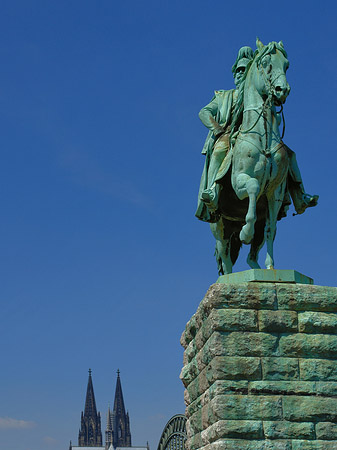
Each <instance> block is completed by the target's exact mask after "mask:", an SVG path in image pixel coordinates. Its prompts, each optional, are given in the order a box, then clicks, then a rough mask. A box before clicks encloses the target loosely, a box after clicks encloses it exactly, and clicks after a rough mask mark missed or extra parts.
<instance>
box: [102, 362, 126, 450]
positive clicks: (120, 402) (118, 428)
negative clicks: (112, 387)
mask: <svg viewBox="0 0 337 450" xmlns="http://www.w3.org/2000/svg"><path fill="white" fill-rule="evenodd" d="M109 413H110V408H109ZM109 413H108V414H109ZM110 414H111V413H110ZM110 417H111V422H110V423H111V431H112V440H113V446H114V448H116V447H131V432H130V420H129V414H128V413H127V414H126V413H125V406H124V399H123V392H122V384H121V379H120V371H119V369H118V370H117V382H116V391H115V400H114V407H113V411H112V414H111V416H110ZM107 431H108V430H107Z"/></svg>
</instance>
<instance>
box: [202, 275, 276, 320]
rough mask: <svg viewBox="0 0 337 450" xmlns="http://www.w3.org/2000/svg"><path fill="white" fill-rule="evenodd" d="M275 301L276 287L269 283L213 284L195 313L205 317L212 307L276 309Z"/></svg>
mask: <svg viewBox="0 0 337 450" xmlns="http://www.w3.org/2000/svg"><path fill="white" fill-rule="evenodd" d="M276 301H277V298H276V287H275V285H274V284H271V283H241V284H236V285H230V284H213V285H212V286H211V287H210V288H209V290H208V291H207V293H206V295H205V297H204V298H203V300H202V302H201V303H200V305H199V308H198V312H197V314H198V315H199V316H201V317H202V316H204V317H205V315H206V316H207V315H208V314H209V313H210V311H211V310H212V309H213V308H216V309H221V308H224V309H225V308H231V309H276ZM197 320H198V318H197Z"/></svg>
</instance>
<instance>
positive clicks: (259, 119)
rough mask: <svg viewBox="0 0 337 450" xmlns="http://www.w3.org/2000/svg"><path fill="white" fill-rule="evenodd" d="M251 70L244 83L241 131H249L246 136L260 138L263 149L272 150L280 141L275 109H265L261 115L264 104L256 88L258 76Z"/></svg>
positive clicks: (255, 71)
mask: <svg viewBox="0 0 337 450" xmlns="http://www.w3.org/2000/svg"><path fill="white" fill-rule="evenodd" d="M255 67H256V66H255ZM252 69H253V67H252ZM252 69H251V70H250V71H249V73H248V74H247V78H246V81H245V88H244V96H243V104H244V112H243V119H242V130H243V131H245V130H249V132H248V133H247V134H250V135H251V136H253V137H256V138H262V142H263V143H264V145H265V148H272V147H273V146H274V145H275V144H277V143H279V142H280V140H281V138H280V132H279V128H278V124H277V120H276V116H275V108H274V107H268V108H265V110H264V113H263V114H262V110H263V107H264V104H265V102H264V100H263V98H262V96H261V94H260V92H259V90H258V89H257V87H256V84H257V79H258V78H257V77H258V76H259V74H258V73H257V69H255V70H254V69H253V70H252Z"/></svg>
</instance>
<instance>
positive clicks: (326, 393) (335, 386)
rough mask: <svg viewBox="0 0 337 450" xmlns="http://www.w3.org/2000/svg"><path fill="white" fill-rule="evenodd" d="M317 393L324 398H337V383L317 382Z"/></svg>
mask: <svg viewBox="0 0 337 450" xmlns="http://www.w3.org/2000/svg"><path fill="white" fill-rule="evenodd" d="M316 393H317V395H321V396H323V397H337V382H335V381H317V382H316Z"/></svg>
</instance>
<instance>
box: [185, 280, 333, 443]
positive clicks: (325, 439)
mask: <svg viewBox="0 0 337 450" xmlns="http://www.w3.org/2000/svg"><path fill="white" fill-rule="evenodd" d="M247 272H251V271H247ZM254 272H255V271H254ZM262 272H265V271H262ZM275 272H277V271H275ZM286 272H287V271H286ZM289 272H290V271H289ZM243 273H244V272H243ZM271 273H272V272H271ZM235 275H236V274H233V276H235ZM239 275H240V274H239ZM241 275H242V274H241ZM251 281H253V280H251ZM254 281H255V282H242V283H240V282H236V281H235V282H234V283H228V282H227V281H226V282H225V283H222V282H220V283H217V284H214V285H212V286H211V287H210V289H209V290H208V292H207V293H206V296H205V298H204V299H203V300H202V302H201V303H200V305H199V307H198V310H197V312H196V313H195V314H194V315H193V317H192V318H191V320H190V321H189V322H188V323H187V325H186V329H185V331H184V333H183V335H182V338H181V343H182V345H183V347H184V348H185V352H184V367H183V369H182V372H181V379H182V381H183V383H184V385H185V388H186V389H185V403H186V416H187V424H186V428H187V435H188V438H187V442H186V446H187V449H188V450H199V449H202V450H336V449H337V335H336V334H337V288H334V287H324V286H313V285H310V284H298V283H299V282H298V281H292V283H289V282H288V283H287V282H284V281H281V282H270V280H268V282H259V281H257V280H254Z"/></svg>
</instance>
